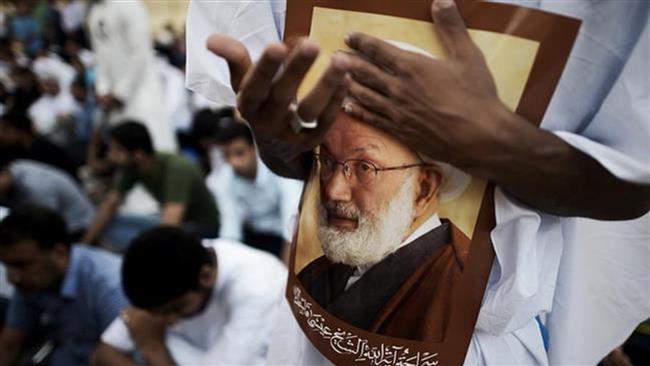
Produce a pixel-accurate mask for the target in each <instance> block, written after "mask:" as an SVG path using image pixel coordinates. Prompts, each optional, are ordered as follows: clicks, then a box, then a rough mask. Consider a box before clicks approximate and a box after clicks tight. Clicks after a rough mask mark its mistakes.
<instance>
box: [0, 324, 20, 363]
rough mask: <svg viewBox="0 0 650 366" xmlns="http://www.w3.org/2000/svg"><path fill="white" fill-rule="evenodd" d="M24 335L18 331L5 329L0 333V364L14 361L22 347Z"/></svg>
mask: <svg viewBox="0 0 650 366" xmlns="http://www.w3.org/2000/svg"><path fill="white" fill-rule="evenodd" d="M23 338H24V335H23V334H22V333H20V332H19V331H15V330H7V329H5V330H4V331H3V332H1V333H0V366H11V365H13V364H14V362H16V358H17V356H18V352H19V351H20V350H21V349H22V347H23V343H24V342H23Z"/></svg>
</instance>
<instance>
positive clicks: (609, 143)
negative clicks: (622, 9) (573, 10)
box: [555, 24, 650, 184]
mask: <svg viewBox="0 0 650 366" xmlns="http://www.w3.org/2000/svg"><path fill="white" fill-rule="evenodd" d="M649 54H650V36H649V26H648V25H647V24H646V26H645V30H644V31H643V33H641V36H640V37H639V39H638V41H637V42H636V46H635V48H634V49H633V50H632V53H631V54H630V57H629V59H628V61H627V63H626V64H625V66H624V68H623V71H622V72H621V74H620V75H619V77H618V79H617V80H616V82H615V84H614V86H613V87H612V89H611V90H610V92H609V94H608V95H607V97H606V98H605V100H604V102H603V104H602V106H601V107H600V110H599V111H598V113H597V114H596V116H595V117H594V118H593V120H592V121H591V122H590V123H589V125H588V126H587V127H586V129H585V130H584V131H583V132H582V133H581V134H580V135H578V134H577V133H571V132H566V131H555V134H556V135H557V136H559V137H560V138H562V139H563V140H564V141H566V142H567V143H568V144H570V145H572V146H573V147H575V148H576V149H578V150H580V151H582V152H584V153H586V154H588V155H590V156H592V157H593V158H594V159H596V160H598V162H599V163H600V164H602V165H603V166H604V167H605V168H606V169H607V170H609V171H610V172H611V173H612V174H614V175H615V176H617V177H619V178H620V179H624V180H627V181H631V182H635V183H644V184H650V82H649V81H650V66H649V65H650V64H649V63H648V55H649Z"/></svg>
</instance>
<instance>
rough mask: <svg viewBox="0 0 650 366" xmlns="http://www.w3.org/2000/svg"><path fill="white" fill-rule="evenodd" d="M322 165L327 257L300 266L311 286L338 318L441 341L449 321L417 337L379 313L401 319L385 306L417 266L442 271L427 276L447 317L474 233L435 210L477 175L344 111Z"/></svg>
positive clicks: (320, 223)
mask: <svg viewBox="0 0 650 366" xmlns="http://www.w3.org/2000/svg"><path fill="white" fill-rule="evenodd" d="M315 162H316V163H317V164H318V165H319V168H320V170H319V172H320V187H321V188H320V200H319V204H318V210H317V211H318V214H317V218H318V219H317V234H318V239H319V241H320V243H321V247H322V249H323V252H324V253H325V255H324V256H322V257H320V258H318V259H317V260H315V261H313V262H312V263H310V265H308V266H307V267H306V268H305V269H303V270H302V271H301V272H300V274H299V277H300V279H301V282H302V283H303V285H304V286H305V288H306V289H307V291H309V292H310V294H311V295H312V297H313V298H314V299H315V300H316V301H317V302H318V303H319V304H320V305H321V306H322V307H324V308H326V309H328V311H330V312H331V314H332V315H335V316H337V317H338V318H340V319H342V320H345V321H346V322H348V323H350V324H352V325H354V326H357V327H359V328H362V329H366V330H375V331H376V330H377V329H382V331H380V333H384V334H388V335H392V336H403V337H406V338H412V339H418V338H419V339H421V337H425V336H426V337H427V338H428V339H431V337H433V338H436V339H438V340H441V338H442V335H443V332H444V324H445V322H444V318H441V319H440V321H438V322H435V323H436V324H440V326H436V327H434V328H435V329H432V328H431V327H429V326H427V327H426V329H422V332H421V333H418V331H414V330H413V328H412V327H411V328H410V330H409V333H410V334H403V333H402V330H401V329H397V328H399V326H398V325H397V324H394V322H393V321H384V320H380V319H379V318H381V319H395V318H396V316H397V317H399V315H396V314H390V315H387V314H383V311H382V308H383V307H384V305H385V304H386V303H387V301H388V300H389V299H390V298H391V297H392V296H393V295H394V294H395V293H396V292H397V291H398V290H399V289H400V288H401V287H402V285H403V283H404V280H405V279H406V278H409V277H411V276H412V275H413V274H414V273H415V272H417V271H424V272H427V273H435V275H434V276H426V277H423V278H426V280H427V281H429V284H428V285H426V286H422V289H424V288H425V287H426V291H425V292H423V293H421V295H422V296H428V295H427V294H429V295H431V294H433V296H431V297H430V301H429V309H434V308H435V309H436V310H435V311H434V312H435V313H437V314H440V315H441V314H446V313H447V311H448V309H449V303H448V302H449V300H450V298H451V296H450V292H451V289H452V288H453V287H454V283H455V281H456V280H457V279H459V278H460V275H461V272H462V267H463V265H464V263H465V259H466V256H467V252H468V250H469V239H468V238H467V237H466V236H465V235H463V234H462V233H461V232H460V231H459V230H458V229H457V228H456V227H455V226H454V225H453V224H452V223H451V222H449V221H446V220H440V219H439V218H438V215H437V214H433V215H430V213H429V212H430V211H431V208H432V207H434V208H435V209H434V211H437V205H438V202H439V201H440V200H442V201H448V200H450V199H451V198H453V197H452V195H453V196H456V195H458V194H459V193H461V192H462V191H463V190H464V187H466V186H467V184H468V183H469V177H468V176H467V175H465V174H464V173H461V172H459V171H457V170H456V169H453V168H451V167H449V166H446V165H442V164H433V163H432V164H428V163H425V162H423V161H422V159H421V158H420V157H419V156H418V155H417V154H416V153H415V152H413V150H411V149H409V148H408V147H407V146H406V145H404V144H403V143H401V142H399V141H398V140H396V139H395V138H394V137H392V136H390V135H388V134H386V133H385V132H382V131H380V130H378V129H376V128H373V127H371V126H369V125H367V124H363V123H361V122H359V121H357V120H354V119H352V118H350V117H348V116H346V115H344V114H341V115H339V117H337V119H336V120H335V121H334V124H333V126H332V127H331V128H330V130H329V131H328V132H327V134H326V135H325V139H324V141H323V144H322V145H321V147H320V151H319V153H318V154H315ZM452 238H453V240H452ZM376 283H382V286H375V285H373V284H376ZM401 310H402V309H400V308H399V307H397V308H395V309H394V310H393V311H394V312H395V313H398V312H400V311H401ZM443 316H444V315H443ZM425 333H426V334H425Z"/></svg>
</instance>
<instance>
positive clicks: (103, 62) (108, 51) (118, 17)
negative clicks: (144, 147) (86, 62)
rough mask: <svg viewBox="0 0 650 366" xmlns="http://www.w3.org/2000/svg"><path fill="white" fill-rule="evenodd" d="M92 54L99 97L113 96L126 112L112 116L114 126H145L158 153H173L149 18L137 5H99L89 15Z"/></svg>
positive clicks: (174, 148)
mask: <svg viewBox="0 0 650 366" xmlns="http://www.w3.org/2000/svg"><path fill="white" fill-rule="evenodd" d="M88 28H89V29H90V40H91V44H92V48H93V51H94V52H95V57H96V58H95V62H96V74H97V80H96V91H97V95H99V96H103V95H108V94H112V95H114V96H116V97H117V98H118V99H119V100H120V101H121V102H122V103H124V108H123V109H122V110H120V111H116V112H114V113H111V116H110V119H111V121H110V122H111V123H112V124H116V123H119V122H121V121H123V120H124V119H135V120H137V121H140V122H142V123H144V124H145V125H146V126H147V129H148V130H149V133H150V134H151V137H152V140H153V144H154V148H155V150H157V151H175V150H176V147H177V144H176V136H175V134H174V128H173V126H172V123H171V120H170V117H169V115H168V114H167V113H166V112H167V111H166V109H165V108H163V107H161V106H162V105H163V102H164V98H163V94H162V88H161V85H160V77H159V73H158V70H157V68H156V64H155V60H154V53H153V43H152V40H151V34H150V32H149V17H148V15H147V10H146V9H145V7H144V5H143V4H142V2H141V1H138V0H132V1H128V2H125V1H102V2H96V3H94V4H93V5H92V7H91V9H90V12H89V14H88Z"/></svg>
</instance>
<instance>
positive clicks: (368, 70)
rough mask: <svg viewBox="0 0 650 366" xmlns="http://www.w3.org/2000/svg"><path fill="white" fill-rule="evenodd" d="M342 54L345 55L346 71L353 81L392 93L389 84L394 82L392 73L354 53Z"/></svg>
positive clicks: (387, 93)
mask: <svg viewBox="0 0 650 366" xmlns="http://www.w3.org/2000/svg"><path fill="white" fill-rule="evenodd" d="M344 56H345V57H347V60H346V63H347V65H348V73H349V74H350V75H351V76H352V78H353V79H354V81H356V82H358V83H360V84H362V85H364V86H366V87H368V88H371V89H374V90H375V91H377V92H379V93H381V94H385V95H391V94H392V93H391V90H390V89H391V87H390V85H392V84H394V83H395V80H394V79H395V77H394V76H393V75H389V74H388V73H386V72H385V71H383V70H381V69H380V68H378V67H377V66H375V65H373V64H371V63H370V62H368V61H366V60H364V59H363V58H361V57H359V56H357V55H355V54H350V53H347V54H345V55H344Z"/></svg>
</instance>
